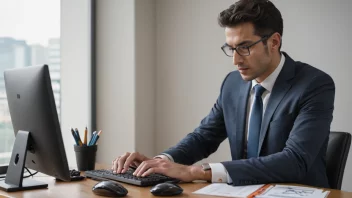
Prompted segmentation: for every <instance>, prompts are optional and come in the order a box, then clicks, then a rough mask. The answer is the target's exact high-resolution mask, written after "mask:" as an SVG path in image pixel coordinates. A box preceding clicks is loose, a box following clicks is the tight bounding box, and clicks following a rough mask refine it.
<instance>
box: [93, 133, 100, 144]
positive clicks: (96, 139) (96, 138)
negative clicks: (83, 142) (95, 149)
mask: <svg viewBox="0 0 352 198" xmlns="http://www.w3.org/2000/svg"><path fill="white" fill-rule="evenodd" d="M99 137H100V136H99V135H97V136H96V137H95V141H94V143H93V145H96V144H97V141H98V139H99ZM93 145H92V146H93Z"/></svg>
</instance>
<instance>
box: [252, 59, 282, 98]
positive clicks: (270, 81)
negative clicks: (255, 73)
mask: <svg viewBox="0 0 352 198" xmlns="http://www.w3.org/2000/svg"><path fill="white" fill-rule="evenodd" d="M285 59H286V58H285V56H284V55H283V54H282V53H281V58H280V63H279V65H278V66H277V67H276V69H275V70H274V71H273V73H271V74H270V75H269V76H268V77H267V78H266V79H265V80H263V82H261V83H258V82H257V81H256V80H255V79H253V80H252V89H251V90H253V87H254V86H255V85H257V84H260V85H261V86H262V87H264V88H265V89H266V90H267V91H269V92H271V91H272V90H273V87H274V84H275V81H276V79H277V77H278V76H279V74H280V72H281V70H282V67H283V66H284V63H285Z"/></svg>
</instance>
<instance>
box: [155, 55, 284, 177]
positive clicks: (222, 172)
mask: <svg viewBox="0 0 352 198" xmlns="http://www.w3.org/2000/svg"><path fill="white" fill-rule="evenodd" d="M284 63H285V56H284V55H283V54H281V59H280V63H279V65H278V66H277V67H276V69H275V70H274V71H273V72H272V73H271V74H270V75H269V76H268V77H267V78H266V79H265V80H264V81H263V82H261V83H260V85H261V86H262V87H264V88H265V89H266V90H265V91H264V93H263V95H262V99H263V115H264V112H265V110H266V106H267V104H268V101H269V98H270V94H271V92H272V90H273V87H274V84H275V81H276V79H277V77H278V75H279V74H280V72H281V69H282V67H283V66H284ZM257 84H258V82H257V81H256V80H255V79H254V80H252V88H251V91H250V97H249V98H248V105H247V119H246V120H247V123H246V137H247V139H248V127H249V117H250V115H251V112H252V104H253V102H252V101H253V99H254V89H253V87H254V86H255V85H257ZM245 152H246V151H245ZM156 157H160V158H163V159H168V160H171V161H174V160H173V158H172V156H170V155H169V154H167V153H162V155H158V156H156ZM209 165H210V167H211V172H212V178H211V181H212V182H213V183H232V179H231V177H230V175H229V174H228V172H227V170H226V169H225V167H224V165H222V164H221V163H209Z"/></svg>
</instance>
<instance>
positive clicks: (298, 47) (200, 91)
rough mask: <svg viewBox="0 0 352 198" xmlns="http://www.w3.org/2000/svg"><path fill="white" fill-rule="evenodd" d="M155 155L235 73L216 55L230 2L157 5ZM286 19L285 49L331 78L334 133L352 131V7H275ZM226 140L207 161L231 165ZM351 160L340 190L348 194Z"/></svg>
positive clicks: (299, 0)
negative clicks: (351, 53) (219, 18)
mask: <svg viewBox="0 0 352 198" xmlns="http://www.w3.org/2000/svg"><path fill="white" fill-rule="evenodd" d="M156 2H157V54H156V57H157V58H156V60H157V70H156V74H157V75H156V78H157V81H156V83H157V86H156V142H157V146H156V152H161V151H163V150H164V149H166V148H168V147H169V146H172V145H174V144H175V143H177V142H178V141H179V140H180V139H181V138H183V137H184V136H185V135H186V134H187V133H189V132H191V131H193V129H194V128H195V127H197V126H198V124H199V122H200V120H201V119H202V118H203V117H204V116H205V115H207V113H208V112H209V111H210V109H211V107H212V105H213V104H214V102H215V100H216V98H217V96H218V94H219V89H220V85H221V82H222V80H223V78H224V77H225V75H226V74H227V73H228V72H229V71H231V70H233V69H235V68H234V66H233V65H231V64H232V60H231V58H228V57H226V56H225V55H224V54H223V53H222V52H221V50H220V46H221V45H222V44H223V43H224V42H225V40H224V32H223V29H221V28H220V27H218V25H217V21H216V18H217V16H218V13H219V12H220V11H222V10H223V9H225V8H227V7H228V6H229V5H230V4H232V3H233V2H234V1H233V0H222V1H213V0H191V1H188V0H180V1H164V0H157V1H156ZM273 2H274V3H275V4H276V5H277V7H278V8H279V9H280V11H281V13H282V15H283V18H284V36H283V47H282V50H283V51H286V52H287V53H289V55H290V56H291V57H292V58H294V59H296V60H300V61H304V62H307V63H310V64H312V65H314V66H315V67H317V68H319V69H321V70H323V71H325V72H327V73H328V74H330V75H331V76H332V77H333V79H334V80H335V83H336V100H335V111H334V120H333V123H332V127H331V128H332V130H339V131H347V132H352V127H351V126H350V124H349V122H350V115H349V114H350V113H351V112H352V107H351V105H350V101H351V100H352V96H351V94H349V92H350V87H349V82H348V79H349V78H350V76H349V75H351V73H352V69H351V66H350V63H349V62H350V61H349V48H350V46H352V41H351V39H349V37H350V36H349V34H350V32H351V29H352V28H351V27H352V26H351V25H350V22H349V21H348V19H350V18H352V14H351V13H350V12H349V10H350V9H351V8H352V1H349V0H339V1H329V0H310V1H305V0H295V1H279V0H274V1H273ZM229 159H230V152H229V148H228V142H224V143H223V144H222V145H221V147H220V148H219V150H218V152H217V153H216V154H214V155H212V156H211V157H210V158H209V159H207V161H210V162H218V161H222V160H229ZM351 183H352V155H351V154H350V156H349V159H348V163H347V166H346V172H345V177H344V182H343V187H342V188H343V189H344V190H347V191H352V185H351Z"/></svg>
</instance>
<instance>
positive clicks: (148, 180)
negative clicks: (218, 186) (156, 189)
mask: <svg viewBox="0 0 352 198" xmlns="http://www.w3.org/2000/svg"><path fill="white" fill-rule="evenodd" d="M133 171H134V169H132V168H130V169H128V170H127V171H126V173H120V174H116V173H113V172H112V170H105V169H102V170H90V171H85V176H86V177H88V178H91V179H95V180H115V181H119V182H124V183H128V184H133V185H136V186H154V185H156V184H159V183H164V182H174V183H177V182H179V180H177V179H175V178H171V177H167V176H165V175H161V174H157V173H153V174H151V175H148V176H146V177H136V176H134V175H133Z"/></svg>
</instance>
